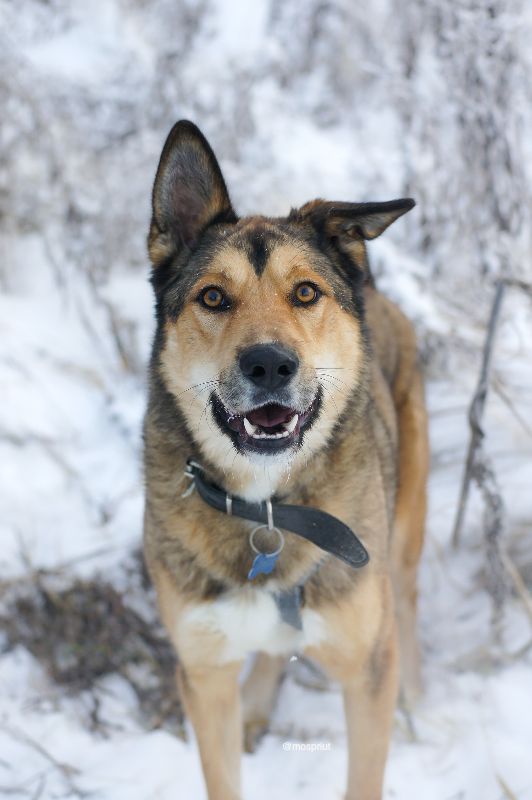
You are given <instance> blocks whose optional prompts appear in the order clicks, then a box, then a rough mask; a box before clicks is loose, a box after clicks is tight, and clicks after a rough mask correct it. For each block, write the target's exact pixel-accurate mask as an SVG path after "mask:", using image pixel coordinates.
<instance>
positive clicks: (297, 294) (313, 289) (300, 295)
mask: <svg viewBox="0 0 532 800" xmlns="http://www.w3.org/2000/svg"><path fill="white" fill-rule="evenodd" d="M319 296H320V290H319V289H318V287H317V286H314V284H313V283H300V284H299V286H296V288H295V290H294V295H293V297H294V302H295V303H296V305H298V306H308V305H310V304H311V303H315V302H316V300H318V299H319Z"/></svg>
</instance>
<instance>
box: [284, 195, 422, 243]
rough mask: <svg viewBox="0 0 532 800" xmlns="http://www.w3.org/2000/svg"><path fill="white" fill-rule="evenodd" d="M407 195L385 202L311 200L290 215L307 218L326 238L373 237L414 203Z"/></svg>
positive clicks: (305, 219)
mask: <svg viewBox="0 0 532 800" xmlns="http://www.w3.org/2000/svg"><path fill="white" fill-rule="evenodd" d="M415 204H416V203H415V201H414V200H412V198H410V197H405V198H402V199H400V200H390V201H388V202H386V203H329V202H326V201H324V200H312V201H311V202H310V203H307V204H306V205H304V206H302V208H300V209H298V210H297V211H293V212H292V214H291V215H290V216H291V218H292V219H295V220H299V221H301V222H310V224H311V225H313V227H314V228H316V229H317V230H318V231H319V232H321V233H324V234H325V235H326V236H328V237H329V238H332V237H333V236H334V237H338V238H340V239H375V238H376V237H377V236H380V235H381V233H382V232H383V231H385V230H386V228H387V227H388V226H389V225H391V224H392V222H395V220H396V219H397V218H398V217H401V216H402V215H403V214H406V212H407V211H410V209H411V208H413V207H414V206H415Z"/></svg>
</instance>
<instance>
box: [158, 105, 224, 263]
mask: <svg viewBox="0 0 532 800" xmlns="http://www.w3.org/2000/svg"><path fill="white" fill-rule="evenodd" d="M152 210H153V213H152V220H151V227H150V233H149V236H148V250H149V253H150V258H151V261H152V264H153V266H154V267H155V268H157V267H158V266H159V265H160V264H161V263H162V262H164V261H165V260H167V259H168V258H169V257H172V256H173V255H177V254H178V253H180V252H181V251H182V250H187V249H188V250H191V249H193V248H194V247H195V245H196V244H197V243H198V241H199V239H200V238H201V236H202V234H203V233H204V231H205V230H206V228H208V227H209V225H211V224H213V223H214V222H235V221H236V215H235V212H234V211H233V208H232V206H231V201H230V199H229V193H228V191H227V187H226V185H225V181H224V179H223V175H222V171H221V169H220V166H219V164H218V161H217V160H216V156H215V155H214V153H213V151H212V149H211V147H210V145H209V143H208V141H207V140H206V138H205V137H204V136H203V134H202V133H201V131H200V130H199V128H197V127H196V125H194V123H193V122H189V121H188V120H180V121H179V122H177V123H176V124H175V125H174V127H173V128H172V130H171V131H170V133H169V135H168V138H167V140H166V143H165V145H164V148H163V152H162V155H161V159H160V161H159V166H158V168H157V174H156V176H155V183H154V185H153V195H152Z"/></svg>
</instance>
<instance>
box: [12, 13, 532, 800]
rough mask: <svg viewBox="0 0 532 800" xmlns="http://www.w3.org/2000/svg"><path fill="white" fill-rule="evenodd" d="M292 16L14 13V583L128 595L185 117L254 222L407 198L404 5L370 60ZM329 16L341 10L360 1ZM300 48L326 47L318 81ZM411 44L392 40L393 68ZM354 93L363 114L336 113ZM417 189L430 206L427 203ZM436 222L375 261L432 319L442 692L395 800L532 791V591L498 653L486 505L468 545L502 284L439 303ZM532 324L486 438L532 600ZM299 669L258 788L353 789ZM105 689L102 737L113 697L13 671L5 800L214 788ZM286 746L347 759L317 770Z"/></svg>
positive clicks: (117, 689)
mask: <svg viewBox="0 0 532 800" xmlns="http://www.w3.org/2000/svg"><path fill="white" fill-rule="evenodd" d="M286 5H287V8H284V9H283V7H281V5H280V4H278V3H275V2H272V3H269V2H267V0H261V2H259V3H257V4H256V9H255V11H254V13H253V14H251V13H248V12H247V11H246V8H247V6H246V5H245V4H240V3H234V4H232V3H229V2H223V0H217V2H210V3H200V2H180V3H174V2H166V0H157V2H155V3H153V4H150V10H149V11H148V10H147V4H143V3H141V2H133V1H132V0H130V1H129V2H127V1H126V0H110V1H109V2H104V1H103V0H99V2H95V3H91V4H81V3H79V4H76V3H74V4H69V3H67V2H66V0H64V1H62V0H50V2H49V3H40V2H37V0H34V1H33V0H25V2H23V3H20V4H17V7H16V9H15V6H14V5H12V4H11V3H9V2H7V1H6V0H4V2H0V14H1V17H0V19H1V20H2V43H1V44H2V45H3V46H2V47H0V60H1V63H2V64H3V65H4V66H5V67H6V69H5V70H4V79H5V80H6V81H7V82H8V83H9V84H10V91H9V102H8V103H7V104H6V109H7V111H8V112H9V113H8V114H7V115H6V118H5V119H3V120H2V124H3V128H2V153H0V168H1V171H0V176H1V177H2V181H3V183H2V194H0V197H1V198H2V202H3V203H4V200H6V201H7V202H5V203H4V207H3V211H4V208H5V217H4V223H5V224H3V227H2V230H1V233H2V250H1V253H2V257H1V262H0V287H1V288H2V294H1V295H0V391H1V397H2V403H1V411H0V505H1V509H2V513H1V515H0V541H1V545H2V546H1V548H0V574H1V578H2V580H6V581H9V580H16V579H18V578H21V577H22V576H24V575H26V574H28V573H29V572H30V570H31V569H50V570H54V569H60V570H61V572H62V574H63V578H65V576H67V579H68V576H71V578H72V579H74V577H76V576H82V577H91V576H93V575H94V574H103V575H104V576H105V577H106V578H107V579H109V580H110V581H114V582H115V583H116V584H117V585H120V584H121V581H122V580H123V569H124V562H125V561H126V560H127V559H128V557H129V555H130V554H131V552H132V551H133V550H134V549H135V548H136V547H138V545H139V542H140V537H141V520H142V476H141V469H140V455H139V454H140V434H139V430H140V422H141V417H142V411H143V405H144V395H145V379H144V365H145V363H146V359H147V355H148V352H149V346H150V337H151V331H152V298H151V293H150V289H149V286H148V283H147V262H146V258H145V249H144V237H145V234H146V231H147V222H148V213H149V210H148V209H149V206H148V203H149V192H150V183H151V180H152V177H153V174H154V171H155V166H156V162H157V158H158V155H159V151H160V147H161V145H162V142H163V140H164V136H165V135H166V132H167V130H168V128H169V127H170V125H171V124H172V123H173V121H174V120H175V119H177V118H179V117H181V116H190V117H193V118H194V119H195V120H196V121H197V122H198V123H199V124H200V126H202V127H203V128H204V129H205V130H206V132H207V134H208V135H209V136H210V138H211V140H212V143H213V146H214V147H215V149H216V150H217V151H218V152H220V153H221V160H222V164H223V167H224V169H225V172H226V175H227V179H228V183H229V185H230V188H231V189H232V194H233V196H234V200H235V205H236V206H237V208H238V209H239V210H241V211H242V212H245V211H249V210H252V209H254V210H263V211H264V212H266V213H284V212H286V211H287V210H288V209H289V207H290V206H291V205H296V204H297V203H301V202H304V201H305V200H307V199H309V198H310V197H313V196H320V195H321V196H324V197H330V198H335V199H336V198H339V197H343V198H346V199H347V198H349V199H353V200H357V199H370V198H374V199H389V198H390V197H393V196H397V195H399V194H401V193H404V192H405V182H406V181H407V179H408V175H407V169H406V167H405V153H404V151H403V149H402V145H401V142H400V137H399V131H400V125H401V121H400V119H399V117H398V113H397V109H396V108H395V109H394V108H391V107H388V106H387V104H386V103H385V102H384V101H383V98H385V97H386V95H387V93H389V92H390V91H392V92H393V88H394V82H393V80H392V79H393V77H394V72H393V66H394V65H393V63H389V62H390V61H391V62H393V58H392V55H390V56H389V61H387V56H386V53H385V52H384V51H383V52H381V53H380V54H379V53H377V54H375V53H374V52H373V50H372V46H371V43H372V41H373V38H372V37H374V36H375V34H376V32H377V31H378V30H379V28H380V27H381V26H382V25H383V23H384V22H385V21H386V19H387V18H388V17H387V15H389V14H390V13H391V12H390V9H393V3H391V2H388V0H382V2H379V3H376V4H375V15H374V16H373V17H372V18H371V19H368V20H367V21H366V27H365V28H364V29H363V30H359V31H358V33H357V37H358V38H357V46H358V47H359V49H360V50H361V51H362V50H363V56H364V57H363V59H362V60H361V63H360V64H359V63H358V62H357V60H356V58H355V57H354V55H353V54H352V53H350V51H349V48H348V47H347V44H346V36H347V33H346V32H345V31H343V30H342V27H341V25H340V24H339V22H338V19H337V18H336V17H335V16H334V14H332V15H330V14H329V16H326V19H325V23H324V24H325V29H326V32H327V31H329V34H328V35H329V38H327V36H326V35H325V34H324V35H322V36H318V35H317V34H316V33H315V32H314V34H313V33H312V20H309V17H308V16H307V15H305V13H303V10H302V9H301V14H302V20H301V23H300V24H301V31H300V34H301V35H300V37H298V39H297V41H296V42H295V43H294V47H293V48H292V49H291V50H290V49H289V47H288V45H289V43H290V41H291V40H290V36H291V33H292V27H293V26H294V24H295V23H296V22H297V14H296V7H297V6H298V5H299V4H298V3H293V4H290V3H288V4H286ZM311 5H312V6H313V7H315V4H310V3H309V7H310V6H311ZM332 8H333V9H334V8H337V9H339V13H340V11H341V10H342V9H344V5H343V4H342V3H337V4H336V6H335V4H332ZM344 11H345V9H344ZM339 18H340V17H339ZM265 31H268V35H265ZM331 31H332V33H331ZM312 36H314V40H313V39H312ZM331 36H332V38H333V40H334V37H335V36H336V37H337V38H338V58H339V60H340V61H341V67H342V69H339V71H338V74H339V77H340V78H341V77H342V75H343V77H344V83H342V81H341V80H340V81H339V84H338V85H336V84H335V83H334V81H333V78H332V77H331V75H330V74H329V72H328V70H327V68H326V65H327V59H330V58H331V52H332V51H331V49H330V48H329V49H328V45H327V43H328V42H329V43H330V41H331ZM304 41H305V42H307V45H309V42H310V43H312V42H313V41H314V44H315V47H314V49H312V48H311V51H312V52H311V55H309V56H308V59H309V61H308V63H307V62H305V58H306V55H305V49H304V46H303V43H304ZM394 41H395V40H394V37H393V35H392V33H391V32H390V43H391V44H390V48H391V50H393V48H392V46H391V45H392V44H393V42H394ZM309 46H310V45H309ZM350 59H351V60H350ZM377 66H379V68H380V69H381V70H382V74H380V73H379V74H378V73H377ZM342 70H343V71H342ZM161 74H162V75H163V76H164V79H162V80H161ZM348 75H352V76H353V80H354V81H355V85H356V86H357V90H358V92H359V96H360V98H361V105H363V107H364V110H363V113H362V110H361V108H360V107H356V108H355V107H352V106H342V105H341V104H339V101H338V99H339V98H342V97H344V96H345V92H346V91H347V88H346V86H347V81H346V76H348ZM2 80H3V79H1V80H0V91H2V86H3V83H2ZM344 84H345V85H344ZM375 87H377V89H376V88H375ZM334 92H336V101H337V102H335V103H333V102H332V100H331V95H332V94H334ZM425 155H426V154H425ZM411 156H412V153H410V154H409V157H411ZM528 166H529V165H528ZM430 168H431V166H430V163H429V164H428V165H426V171H427V173H430ZM408 188H409V191H410V192H411V193H412V194H414V196H415V195H416V185H411V186H409V187H408ZM419 214H420V212H419V211H415V212H413V213H412V214H411V215H410V217H409V218H408V219H405V220H403V221H401V222H398V223H397V225H396V226H395V227H394V228H393V229H392V230H391V231H390V232H389V233H387V234H386V235H385V238H383V240H382V241H381V240H378V241H377V242H375V243H374V244H373V245H372V250H371V252H372V254H373V261H374V264H375V268H376V271H377V272H378V273H379V275H380V285H381V286H382V287H383V288H385V289H386V291H387V292H388V293H389V294H390V295H391V296H392V297H394V298H395V299H397V300H398V301H399V302H400V303H401V304H402V305H403V307H404V308H405V309H406V310H407V311H408V313H409V314H410V315H411V316H412V317H413V318H414V319H415V320H416V322H417V324H418V327H419V331H420V336H421V338H422V340H423V343H424V344H423V347H424V350H425V352H426V354H427V360H428V367H427V370H428V371H427V374H428V402H429V408H430V412H431V439H432V470H431V480H430V513H429V521H428V527H427V544H426V548H425V553H424V558H423V564H422V570H421V577H420V629H421V640H422V646H423V661H424V674H425V684H426V690H425V694H424V697H423V699H422V701H421V703H420V705H419V707H418V708H417V710H416V711H415V713H414V715H413V718H412V720H411V721H409V720H407V719H406V717H405V716H404V714H403V713H402V712H400V711H398V713H397V722H396V727H395V732H394V738H393V743H392V749H391V754H390V760H389V766H388V771H387V778H386V792H385V796H386V798H390V800H391V798H397V800H406V798H408V800H418V798H419V800H427V798H430V800H459V798H461V799H463V800H477V799H478V800H501V798H519V800H532V764H531V756H532V714H531V713H530V711H531V710H532V706H531V702H532V700H531V698H532V648H531V647H528V648H527V646H528V645H529V644H530V642H531V640H532V629H531V620H530V617H529V616H527V614H526V611H525V604H524V603H523V601H522V600H521V599H520V598H518V597H517V596H515V595H512V596H511V597H509V599H508V600H507V603H506V606H505V611H504V617H503V624H502V633H501V636H500V639H499V640H497V639H496V637H495V635H494V631H493V628H492V625H491V613H492V604H491V600H490V597H489V595H488V593H487V589H486V587H487V585H488V579H487V575H486V570H487V561H486V554H485V547H484V545H483V538H482V505H481V503H480V501H479V498H478V497H477V496H476V494H475V492H473V493H472V497H471V502H470V505H469V507H468V514H467V518H466V525H465V527H464V531H463V542H462V545H461V547H460V548H459V549H458V550H456V551H455V550H453V549H452V548H451V546H450V535H451V530H452V524H453V519H454V514H455V510H456V503H457V498H458V492H459V486H460V480H461V475H462V467H463V461H464V454H465V450H466V446H467V440H468V429H467V419H466V410H467V405H468V403H469V400H470V397H471V394H472V391H473V389H474V386H475V383H476V379H477V374H478V366H479V362H480V348H481V345H482V341H483V336H484V327H483V326H484V324H485V321H486V319H487V315H488V312H489V292H487V291H486V290H481V288H482V287H480V286H479V287H476V286H472V285H471V281H470V280H468V282H467V285H463V286H460V276H459V274H458V272H459V265H458V266H456V267H454V266H453V268H451V267H450V268H449V269H450V273H449V277H448V281H447V283H446V281H445V276H444V277H442V275H441V273H440V274H439V275H438V276H437V281H436V279H435V283H434V285H433V283H432V281H431V279H430V276H431V275H432V272H431V270H432V269H433V267H434V265H433V264H431V263H430V261H428V262H427V261H426V260H424V259H423V258H421V256H420V252H419V248H418V246H417V243H418V239H419V235H418V233H417V230H416V225H417V222H416V220H419V218H420V217H419ZM416 215H418V216H416ZM1 219H2V217H1V216H0V220H1ZM434 235H435V236H436V234H434ZM529 276H530V270H529ZM477 289H478V291H477ZM531 331H532V307H531V303H530V300H529V299H527V298H526V296H525V295H522V294H520V293H519V292H518V291H517V290H509V291H508V294H507V298H506V301H505V307H504V310H503V315H502V318H501V325H500V330H499V336H498V340H497V347H496V352H495V357H494V372H493V379H492V388H491V391H490V395H489V401H488V407H487V413H486V430H487V432H488V436H487V441H486V448H487V450H488V452H489V453H490V455H491V456H492V458H493V461H494V464H495V467H496V472H497V476H498V479H499V482H500V484H501V488H502V492H503V497H504V500H505V504H506V531H505V537H506V543H507V548H508V552H509V553H510V555H511V558H512V561H513V563H514V564H516V565H517V567H518V568H519V570H520V571H521V574H522V575H523V577H524V579H525V580H526V581H528V585H529V588H530V583H531V582H532V540H531V537H530V528H531V526H532V499H531V492H530V486H531V485H532V458H531V456H532V421H531V414H530V409H531V407H532V371H531V370H530V360H531V355H532V345H531V336H530V334H531ZM117 646H119V643H117ZM292 669H293V674H292V675H291V676H290V677H289V679H288V681H287V683H286V684H285V686H284V687H283V689H282V694H281V698H280V702H279V707H278V710H277V713H276V716H275V720H274V723H273V727H272V731H271V733H270V734H269V735H268V736H267V737H266V738H265V739H264V741H263V743H262V744H261V746H260V748H259V749H258V751H257V753H256V754H254V755H252V756H245V757H244V796H245V797H246V798H252V799H253V800H261V798H268V800H269V798H271V797H276V798H305V800H307V799H308V800H313V799H315V800H323V798H324V797H327V798H329V797H330V798H334V797H338V798H340V797H341V796H342V789H343V785H344V773H345V761H346V755H345V732H344V723H343V714H342V709H341V701H340V695H339V692H338V690H337V688H336V687H334V686H331V687H329V688H328V689H326V690H325V691H316V690H315V689H311V688H308V687H305V686H302V685H301V680H300V677H298V675H299V673H298V670H297V666H294V667H293V668H292ZM98 697H99V700H100V709H99V716H100V719H101V720H102V721H103V722H104V723H107V725H105V726H104V727H105V735H103V734H102V733H96V732H91V731H90V728H89V725H88V724H87V719H88V716H89V714H90V707H91V700H90V696H89V693H85V694H82V695H81V696H77V697H65V695H64V692H63V690H61V689H60V688H58V687H57V686H54V684H53V683H52V682H51V681H50V679H49V678H48V677H47V675H46V674H45V672H44V670H43V668H42V666H41V665H40V664H39V663H38V662H37V661H36V660H35V659H34V658H33V657H32V656H31V655H30V654H29V653H28V652H27V651H26V650H24V649H23V648H22V647H19V648H16V649H14V650H11V651H10V652H7V653H3V654H2V655H0V797H3V796H5V797H13V798H15V800H17V798H27V797H32V798H41V800H52V798H55V797H75V796H78V794H79V793H80V792H88V793H92V794H91V796H94V797H95V798H99V800H150V799H153V800H155V799H156V798H158V799H159V800H170V798H172V800H174V798H176V797H178V798H183V799H184V800H185V799H187V800H188V798H191V799H193V800H196V798H198V799H199V798H201V797H203V796H204V794H203V787H202V779H201V773H200V769H199V762H198V758H197V754H196V751H195V745H194V742H193V736H192V733H191V732H190V737H189V741H188V742H187V743H185V742H183V741H181V740H180V739H177V738H175V737H173V736H172V735H171V734H170V733H168V732H166V731H164V730H155V731H147V730H146V729H145V727H144V726H143V725H142V723H141V721H140V719H139V715H138V708H137V699H136V697H135V695H134V694H133V692H132V691H131V688H130V687H129V685H128V684H127V683H126V682H125V681H124V680H123V679H122V678H120V677H118V676H113V677H108V678H106V679H104V680H103V681H102V682H101V685H100V686H99V692H98ZM285 742H289V743H293V742H307V743H309V744H323V745H325V749H321V750H314V752H310V751H305V752H300V751H296V750H294V749H292V750H290V749H287V748H283V743H285ZM329 745H330V746H329ZM311 750H312V748H311Z"/></svg>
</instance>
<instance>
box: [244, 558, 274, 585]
mask: <svg viewBox="0 0 532 800" xmlns="http://www.w3.org/2000/svg"><path fill="white" fill-rule="evenodd" d="M278 558H279V553H272V554H271V555H268V553H258V554H257V555H256V556H255V558H254V559H253V564H252V565H251V569H250V571H249V572H248V581H252V580H253V578H256V577H257V575H269V574H270V573H271V572H273V569H274V567H275V565H276V564H277V559H278Z"/></svg>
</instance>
